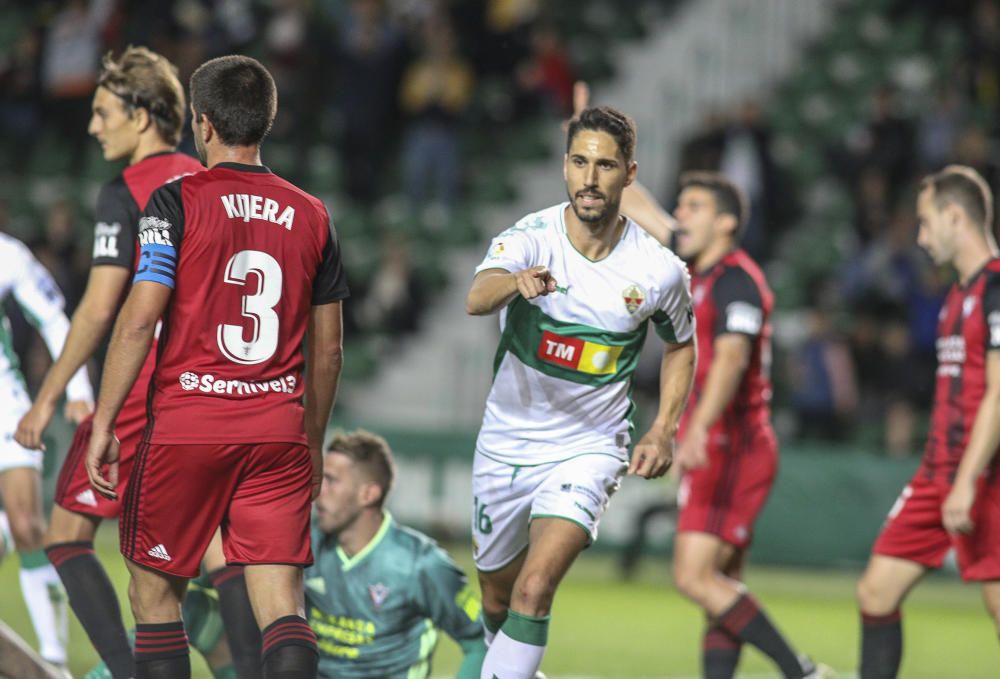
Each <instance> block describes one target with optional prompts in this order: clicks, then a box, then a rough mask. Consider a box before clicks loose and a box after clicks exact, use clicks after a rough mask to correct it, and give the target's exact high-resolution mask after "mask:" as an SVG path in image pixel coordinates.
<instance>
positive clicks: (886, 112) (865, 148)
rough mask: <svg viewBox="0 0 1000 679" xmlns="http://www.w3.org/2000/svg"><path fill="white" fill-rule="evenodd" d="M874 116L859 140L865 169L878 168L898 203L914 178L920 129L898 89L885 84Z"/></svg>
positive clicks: (892, 200) (891, 198)
mask: <svg viewBox="0 0 1000 679" xmlns="http://www.w3.org/2000/svg"><path fill="white" fill-rule="evenodd" d="M872 109H873V110H872V113H871V115H870V117H869V118H868V121H867V122H866V124H865V127H864V130H863V131H862V133H861V134H860V135H859V136H858V137H857V139H856V140H855V143H856V145H857V146H856V149H855V152H856V155H857V158H858V161H859V165H860V166H861V167H867V168H877V169H878V170H880V171H881V172H882V173H883V175H884V176H885V178H886V181H887V182H888V197H889V202H890V204H894V203H895V202H896V201H897V200H898V198H899V196H900V194H901V192H902V191H903V189H904V188H907V187H908V182H909V181H910V179H911V178H912V176H913V172H914V161H915V160H916V152H915V149H916V130H915V125H914V123H913V121H912V120H911V119H910V118H908V117H907V116H905V115H904V114H903V113H902V111H901V110H900V106H899V101H898V98H897V96H896V91H895V89H894V88H893V87H892V86H890V85H882V86H881V87H879V88H878V89H877V90H876V92H875V97H874V101H873V102H872Z"/></svg>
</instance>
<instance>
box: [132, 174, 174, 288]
mask: <svg viewBox="0 0 1000 679" xmlns="http://www.w3.org/2000/svg"><path fill="white" fill-rule="evenodd" d="M183 181H184V180H183V179H178V180H177V181H173V182H170V183H169V184H164V185H163V186H161V187H160V188H158V189H157V190H156V191H155V192H154V193H153V195H152V196H150V198H149V202H148V203H147V204H146V212H145V213H144V214H143V215H142V219H140V220H139V266H138V268H137V269H136V273H135V282H136V283H139V282H141V281H150V282H153V283H159V284H161V285H165V286H167V287H168V288H171V289H173V287H174V285H175V283H176V278H177V259H178V256H179V252H180V245H181V240H182V238H183V237H184V204H183V202H182V198H181V185H182V183H183Z"/></svg>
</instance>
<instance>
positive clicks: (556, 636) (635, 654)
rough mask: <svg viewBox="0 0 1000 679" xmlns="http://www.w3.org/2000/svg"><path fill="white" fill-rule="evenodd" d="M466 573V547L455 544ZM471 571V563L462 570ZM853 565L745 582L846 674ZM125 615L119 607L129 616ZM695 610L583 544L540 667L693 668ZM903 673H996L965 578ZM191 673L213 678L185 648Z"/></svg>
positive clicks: (950, 677) (4, 605)
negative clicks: (625, 576) (619, 571)
mask: <svg viewBox="0 0 1000 679" xmlns="http://www.w3.org/2000/svg"><path fill="white" fill-rule="evenodd" d="M116 540H117V532H116V530H115V526H114V525H113V524H112V525H108V526H106V527H105V528H103V529H102V531H101V533H100V534H99V536H98V550H99V553H100V556H101V558H102V560H103V562H104V563H105V564H106V565H107V567H108V568H109V570H110V572H111V576H112V579H113V580H114V582H115V583H116V584H117V585H118V591H119V596H120V597H122V599H121V600H122V608H123V610H125V611H127V610H128V606H127V603H126V602H125V600H124V598H123V597H124V593H125V584H126V580H127V576H126V573H125V568H124V565H123V563H122V560H121V557H120V556H119V554H118V552H117V549H116ZM452 552H453V554H454V556H455V557H456V558H457V559H458V561H459V562H460V563H461V564H462V566H463V567H465V568H466V569H467V570H469V569H471V559H470V558H469V555H468V550H467V549H466V548H465V547H464V546H461V545H459V546H455V547H453V549H452ZM470 572H471V571H470ZM856 575H857V574H856V573H845V572H841V571H809V570H798V569H775V568H765V567H758V568H754V567H753V565H752V564H751V567H750V577H749V585H750V586H751V588H752V589H753V591H754V593H755V594H756V595H757V597H758V598H759V599H760V600H761V601H762V602H763V603H764V605H765V606H766V607H767V609H768V611H769V612H770V614H771V616H772V617H773V618H774V619H775V620H776V621H777V622H778V624H779V625H780V626H781V627H782V629H783V630H784V631H785V632H786V634H787V635H788V636H789V637H790V638H791V639H792V641H793V642H794V643H795V644H796V645H797V646H798V648H799V649H801V650H802V651H804V652H807V653H809V654H811V655H812V656H813V657H814V658H816V659H817V660H821V661H823V662H825V663H827V664H829V665H831V666H832V667H834V668H835V669H837V670H840V671H841V672H842V674H841V676H844V677H851V676H853V670H854V668H855V665H856V663H857V646H858V622H857V613H856V611H855V608H854V603H853V588H854V581H855V578H856ZM126 615H127V616H128V614H126ZM0 618H2V619H3V620H4V621H5V622H7V623H8V624H9V625H11V626H12V627H13V628H14V629H15V630H17V631H18V632H19V633H21V634H22V635H23V636H24V637H25V638H26V639H27V640H28V641H29V642H30V643H34V634H33V632H32V631H31V625H30V622H29V620H28V617H27V613H26V611H25V609H24V604H23V602H22V599H21V596H20V590H19V585H18V578H17V558H16V557H8V558H7V559H6V560H5V561H4V562H3V564H2V565H0ZM702 624H703V623H702V616H701V615H700V614H699V613H698V612H697V610H696V609H695V608H694V606H692V605H690V604H688V603H687V602H686V601H684V600H683V599H681V597H680V596H679V595H678V594H677V592H676V590H674V589H673V588H672V586H671V583H670V579H669V569H668V564H667V562H666V560H665V559H664V558H663V557H655V558H654V557H648V558H646V560H645V561H644V563H643V566H642V568H641V569H640V572H639V575H638V577H637V578H636V579H635V580H634V581H632V582H629V583H624V582H622V581H621V580H619V579H618V578H617V576H616V573H615V569H614V561H613V558H612V557H611V556H609V555H608V554H602V553H596V552H595V553H586V554H584V555H583V556H582V557H581V559H580V560H579V562H578V563H577V564H576V565H575V566H574V568H573V571H572V572H571V573H570V575H569V577H568V578H567V580H566V581H565V582H564V583H563V585H562V587H561V588H560V591H559V594H558V595H557V597H556V604H555V610H554V611H553V622H552V629H551V634H550V646H549V650H548V653H547V654H546V656H545V661H544V663H543V666H542V668H543V669H544V670H545V671H546V673H547V674H548V675H549V677H550V679H569V678H571V677H572V678H574V679H577V678H580V679H582V678H588V679H598V678H600V679H619V678H620V679H626V678H640V677H641V678H643V679H653V678H656V679H675V678H680V677H685V678H686V677H696V676H697V674H698V655H699V646H698V644H699V638H700V634H701V628H702ZM904 625H905V658H904V661H903V669H902V675H901V676H902V677H904V678H905V679H987V678H993V677H997V676H1000V669H998V668H1000V649H998V644H997V638H996V635H995V634H994V631H993V627H992V625H991V624H990V621H989V619H988V618H987V617H986V615H985V612H984V609H983V605H982V603H981V601H980V598H979V591H978V589H977V588H976V587H974V586H968V585H963V584H961V583H959V582H958V581H956V580H954V579H952V578H946V577H932V578H930V579H928V580H927V581H926V582H924V583H923V584H922V585H921V586H920V587H919V589H918V590H917V592H916V593H915V594H914V595H913V597H912V598H911V600H910V602H909V604H908V605H907V607H906V609H905V617H904ZM70 634H71V647H70V658H71V663H70V668H71V670H72V672H73V674H74V675H75V676H77V677H81V676H82V675H83V674H84V672H86V671H87V670H88V669H89V668H90V667H91V666H92V665H93V663H94V662H95V658H96V656H95V653H94V651H93V650H92V649H91V647H90V644H89V642H88V641H87V638H86V636H85V635H84V633H83V630H82V629H81V628H80V626H79V625H78V624H77V623H76V621H75V620H74V621H73V625H72V629H71V632H70ZM192 658H193V666H194V668H195V673H194V676H195V677H199V678H207V677H209V676H210V675H209V674H208V671H207V670H206V669H205V667H204V665H203V663H202V661H201V659H200V658H199V657H197V654H196V653H195V654H194V655H193V656H192ZM457 660H458V651H457V647H456V646H455V645H454V644H452V643H451V641H450V640H448V639H444V640H443V641H442V643H441V645H440V648H439V652H438V655H437V659H436V662H435V668H434V675H435V676H436V677H446V676H449V672H450V671H452V670H453V669H454V668H455V667H456V666H457ZM740 676H742V677H745V678H747V679H749V678H751V677H752V678H754V679H764V678H765V677H768V678H770V677H777V676H778V675H777V674H776V673H775V672H774V671H773V669H772V668H771V667H770V665H769V663H768V661H767V660H766V659H765V658H763V657H761V656H760V655H759V654H757V653H756V652H755V651H750V650H748V651H746V652H745V653H744V656H743V662H742V665H741V668H740Z"/></svg>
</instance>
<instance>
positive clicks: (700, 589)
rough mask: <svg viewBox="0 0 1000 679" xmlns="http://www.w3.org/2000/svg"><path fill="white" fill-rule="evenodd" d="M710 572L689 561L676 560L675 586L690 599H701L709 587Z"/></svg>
mask: <svg viewBox="0 0 1000 679" xmlns="http://www.w3.org/2000/svg"><path fill="white" fill-rule="evenodd" d="M710 576H711V574H710V573H707V572H705V571H704V569H701V568H695V567H693V566H692V565H691V564H689V563H685V562H680V561H674V586H675V587H677V590H678V591H679V592H680V593H681V594H683V595H684V596H686V597H687V598H689V599H692V600H694V601H699V600H701V599H702V598H704V597H703V595H704V592H705V589H706V588H707V587H708V578H709V577H710Z"/></svg>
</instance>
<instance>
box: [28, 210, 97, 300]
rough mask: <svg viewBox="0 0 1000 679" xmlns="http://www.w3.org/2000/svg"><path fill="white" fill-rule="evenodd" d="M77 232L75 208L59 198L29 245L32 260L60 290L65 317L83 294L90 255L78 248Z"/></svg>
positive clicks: (83, 249) (84, 249)
mask: <svg viewBox="0 0 1000 679" xmlns="http://www.w3.org/2000/svg"><path fill="white" fill-rule="evenodd" d="M77 233H78V232H77V220H76V211H75V208H74V206H73V204H72V203H71V202H70V201H69V200H67V199H66V198H60V199H58V200H55V201H54V202H53V203H52V204H51V205H50V206H49V207H48V212H47V213H46V216H45V231H44V233H43V234H41V235H40V236H39V237H37V238H35V239H34V240H33V241H32V242H31V243H30V246H31V250H32V252H33V253H34V255H35V257H36V258H37V259H38V261H40V262H41V263H42V264H43V265H44V266H45V268H46V269H48V270H49V272H50V273H51V274H52V277H53V278H54V279H55V280H56V283H57V284H58V285H59V289H60V290H62V291H63V295H64V297H65V298H66V313H67V314H69V315H72V313H73V310H74V309H76V304H77V302H79V301H80V297H81V296H82V295H83V289H84V287H86V281H87V274H88V272H89V263H90V252H89V251H87V250H86V248H82V247H80V243H79V240H80V239H79V237H78V236H77Z"/></svg>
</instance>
